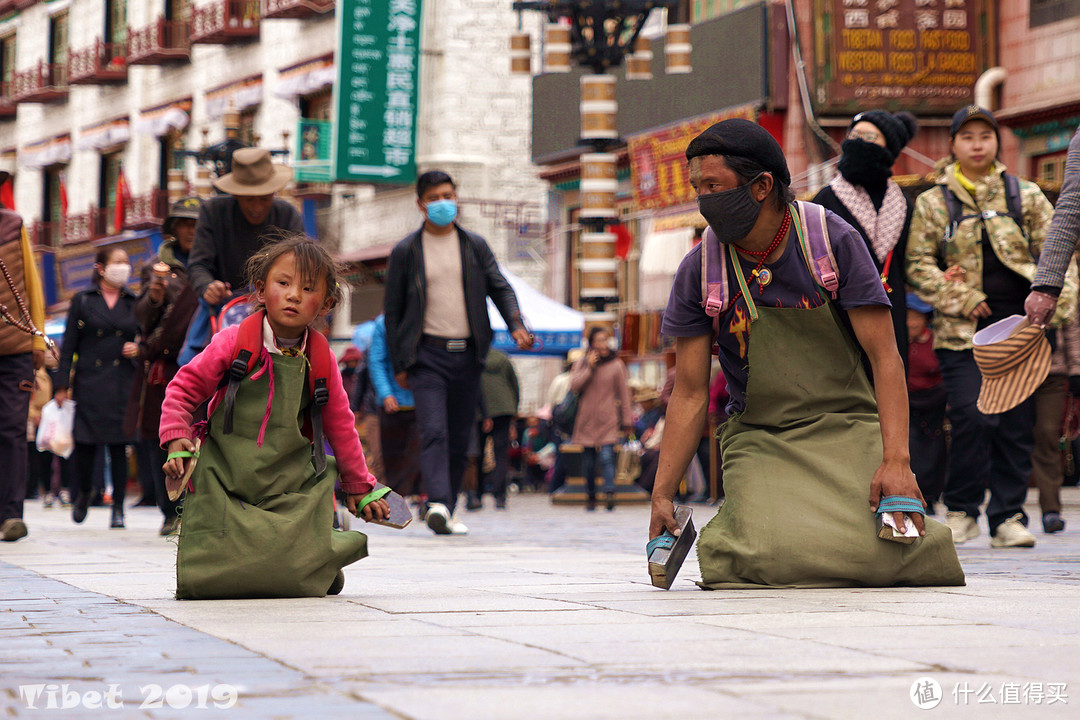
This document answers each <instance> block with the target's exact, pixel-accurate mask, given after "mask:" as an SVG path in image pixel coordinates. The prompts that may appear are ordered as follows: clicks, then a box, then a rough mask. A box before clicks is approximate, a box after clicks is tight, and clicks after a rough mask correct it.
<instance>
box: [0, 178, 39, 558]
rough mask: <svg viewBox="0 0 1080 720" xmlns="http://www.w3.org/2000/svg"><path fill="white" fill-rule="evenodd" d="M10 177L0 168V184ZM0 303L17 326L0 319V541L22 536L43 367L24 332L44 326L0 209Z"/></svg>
mask: <svg viewBox="0 0 1080 720" xmlns="http://www.w3.org/2000/svg"><path fill="white" fill-rule="evenodd" d="M10 177H11V174H10V173H8V172H7V171H4V170H0V185H3V184H4V183H5V182H7V181H8V179H9V178H10ZM0 266H2V269H3V277H2V278H0V304H2V305H3V306H4V307H5V308H6V313H7V315H10V316H11V318H13V319H15V320H16V321H17V322H19V323H21V324H22V325H23V326H24V327H23V328H19V327H17V326H16V325H14V324H12V323H11V322H8V321H6V318H5V319H0V408H3V410H0V540H4V541H7V542H14V541H16V540H19V539H21V538H24V537H26V534H27V530H26V523H25V522H24V521H23V499H24V497H25V496H26V478H27V473H28V467H27V463H28V458H27V455H26V422H27V418H28V417H29V413H30V396H31V394H32V393H33V391H34V372H35V371H36V370H38V369H40V368H41V367H43V366H44V364H45V341H44V339H43V338H41V337H35V336H33V335H31V334H30V333H28V332H26V329H27V328H43V327H45V295H44V292H43V290H42V286H41V278H40V277H39V276H38V271H37V260H36V259H35V257H34V251H33V248H32V247H31V246H30V238H29V237H28V236H27V234H26V229H25V228H24V227H23V221H22V218H21V217H20V216H19V215H18V214H17V213H15V212H13V211H11V210H8V209H7V208H4V207H3V206H2V205H0Z"/></svg>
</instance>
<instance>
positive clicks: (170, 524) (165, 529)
mask: <svg viewBox="0 0 1080 720" xmlns="http://www.w3.org/2000/svg"><path fill="white" fill-rule="evenodd" d="M179 530H180V518H179V517H172V518H169V519H168V520H166V521H165V522H163V523H162V524H161V530H159V531H158V534H159V535H161V537H168V536H169V535H175V534H176V533H177V532H179Z"/></svg>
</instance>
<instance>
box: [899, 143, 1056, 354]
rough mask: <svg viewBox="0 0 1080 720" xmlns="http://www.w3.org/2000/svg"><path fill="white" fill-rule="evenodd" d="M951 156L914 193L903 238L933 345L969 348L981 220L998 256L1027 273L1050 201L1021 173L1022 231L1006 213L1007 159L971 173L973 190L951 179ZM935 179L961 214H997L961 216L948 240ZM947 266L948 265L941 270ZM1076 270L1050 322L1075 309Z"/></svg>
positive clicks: (979, 298) (978, 282) (978, 288)
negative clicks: (929, 184) (927, 309)
mask: <svg viewBox="0 0 1080 720" xmlns="http://www.w3.org/2000/svg"><path fill="white" fill-rule="evenodd" d="M954 165H955V163H950V164H948V165H946V166H945V167H944V168H943V169H942V170H941V171H940V173H939V175H938V177H937V180H936V186H935V187H933V188H931V189H930V190H927V191H926V192H924V193H923V194H922V195H920V196H919V197H918V198H917V199H916V200H915V214H914V216H913V217H912V219H911V231H910V234H909V235H908V245H907V277H908V284H910V285H911V288H912V290H914V291H915V294H916V295H918V296H919V297H920V298H922V299H923V300H925V301H926V302H927V303H929V304H930V305H932V306H933V307H934V310H935V312H934V348H935V349H944V350H969V349H970V348H971V339H972V337H973V336H974V335H975V325H976V321H975V320H970V319H968V314H970V313H971V312H972V311H973V310H974V309H975V307H976V306H977V305H978V304H979V303H981V302H983V301H984V300H985V299H986V295H985V294H983V292H982V268H983V260H982V245H981V242H980V240H981V239H982V227H983V225H984V224H985V226H986V231H987V235H988V237H989V239H990V244H991V246H992V247H993V249H994V252H995V253H997V256H998V258H999V259H1000V260H1001V262H1002V263H1003V264H1004V265H1005V266H1006V267H1008V268H1010V269H1011V270H1013V271H1015V272H1016V273H1018V274H1019V275H1021V276H1022V277H1025V278H1027V279H1028V281H1031V280H1032V279H1034V277H1035V267H1036V263H1037V262H1038V259H1039V252H1040V250H1041V249H1042V244H1043V239H1044V238H1045V237H1046V231H1047V229H1049V227H1050V218H1051V216H1052V215H1053V213H1054V208H1053V206H1051V205H1050V202H1049V201H1048V200H1047V199H1046V197H1045V196H1044V195H1043V194H1042V190H1040V189H1039V186H1038V185H1036V184H1035V183H1032V182H1029V181H1027V180H1023V179H1021V180H1020V198H1021V202H1022V207H1023V213H1024V229H1025V230H1026V231H1027V236H1028V237H1027V238H1025V237H1024V234H1023V233H1022V232H1021V231H1020V229H1019V228H1017V226H1016V223H1015V222H1013V220H1012V218H1010V217H1009V216H1008V214H1007V213H1008V208H1007V206H1006V202H1005V183H1004V180H1003V179H1002V173H1004V172H1005V166H1004V165H1002V164H1001V163H1000V162H999V163H996V165H995V166H994V168H993V170H992V171H991V172H990V174H988V175H987V176H986V177H984V178H982V179H980V180H978V181H976V183H975V197H974V198H972V197H971V195H970V194H969V193H968V191H967V190H966V189H964V187H963V186H962V185H961V184H960V182H959V181H958V180H957V179H956V177H955V174H954ZM941 185H946V186H947V187H948V188H949V189H950V190H952V191H953V192H954V193H955V194H956V197H957V198H959V200H960V202H961V203H962V204H963V206H964V214H965V215H967V214H972V213H976V212H978V209H979V208H982V209H983V210H995V211H997V212H998V213H1000V215H998V216H996V217H990V218H986V219H983V220H980V219H979V218H971V219H968V220H964V221H963V222H961V223H959V226H958V227H957V228H956V231H955V233H954V234H953V236H952V238H951V239H949V240H948V241H946V239H945V231H946V229H947V228H946V226H947V225H948V223H949V210H948V207H947V206H946V204H945V196H944V194H943V193H942V191H941V187H940V186H941ZM946 271H948V272H946ZM1076 302H1077V271H1076V264H1075V263H1074V264H1073V265H1072V267H1070V269H1069V272H1068V275H1067V276H1066V279H1065V286H1064V288H1063V289H1062V292H1061V298H1060V301H1059V303H1058V308H1057V312H1056V313H1055V315H1054V319H1053V322H1052V323H1051V325H1052V326H1053V327H1059V326H1060V325H1061V324H1062V322H1063V320H1064V319H1065V318H1066V317H1071V316H1073V315H1074V314H1075V313H1076Z"/></svg>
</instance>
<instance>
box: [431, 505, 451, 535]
mask: <svg viewBox="0 0 1080 720" xmlns="http://www.w3.org/2000/svg"><path fill="white" fill-rule="evenodd" d="M424 522H426V523H427V526H428V528H429V529H430V530H431V532H433V533H435V534H436V535H450V534H451V533H452V532H453V530H451V528H450V525H451V520H450V511H449V510H447V509H446V506H445V505H443V504H442V503H437V502H433V503H430V504H429V505H428V511H427V515H425V516H424Z"/></svg>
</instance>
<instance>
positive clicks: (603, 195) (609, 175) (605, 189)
mask: <svg viewBox="0 0 1080 720" xmlns="http://www.w3.org/2000/svg"><path fill="white" fill-rule="evenodd" d="M615 160H616V157H615V154H614V153H585V154H583V155H582V156H581V211H580V212H581V217H583V218H611V217H615V215H616V212H615V193H616V191H618V189H619V180H618V178H616V176H615Z"/></svg>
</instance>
